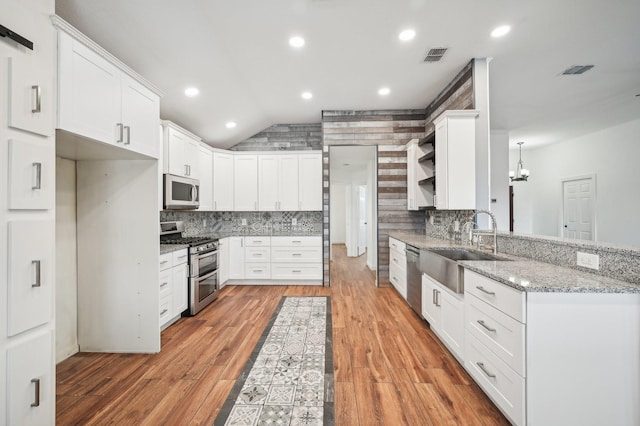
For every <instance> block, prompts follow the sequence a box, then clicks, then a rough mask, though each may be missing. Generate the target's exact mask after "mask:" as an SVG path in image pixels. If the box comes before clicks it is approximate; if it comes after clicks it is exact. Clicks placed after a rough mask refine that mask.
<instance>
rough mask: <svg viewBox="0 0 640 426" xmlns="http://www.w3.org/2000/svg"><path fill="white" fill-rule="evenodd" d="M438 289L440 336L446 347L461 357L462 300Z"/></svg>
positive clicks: (462, 344) (462, 333)
mask: <svg viewBox="0 0 640 426" xmlns="http://www.w3.org/2000/svg"><path fill="white" fill-rule="evenodd" d="M439 291H440V301H439V304H440V305H441V306H442V316H441V318H440V333H439V334H440V337H442V340H443V341H444V343H445V344H446V345H447V347H448V348H449V349H450V350H451V352H453V353H454V354H455V355H458V357H459V358H461V359H463V351H464V301H462V300H460V299H457V298H456V297H454V296H452V295H451V294H449V293H447V292H446V291H445V290H439Z"/></svg>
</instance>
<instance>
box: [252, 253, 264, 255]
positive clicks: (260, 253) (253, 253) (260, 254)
mask: <svg viewBox="0 0 640 426" xmlns="http://www.w3.org/2000/svg"><path fill="white" fill-rule="evenodd" d="M253 255H254V256H262V253H253Z"/></svg>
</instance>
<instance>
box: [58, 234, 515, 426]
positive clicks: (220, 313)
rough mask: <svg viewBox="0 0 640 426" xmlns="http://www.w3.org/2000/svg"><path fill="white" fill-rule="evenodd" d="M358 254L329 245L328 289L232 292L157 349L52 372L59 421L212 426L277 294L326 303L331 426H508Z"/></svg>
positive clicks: (89, 359) (167, 335)
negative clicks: (331, 258)
mask: <svg viewBox="0 0 640 426" xmlns="http://www.w3.org/2000/svg"><path fill="white" fill-rule="evenodd" d="M365 257H366V256H361V257H359V258H347V257H346V252H345V249H344V246H334V261H332V262H331V274H332V284H333V286H332V287H331V288H324V287H305V286H268V287H251V286H228V287H225V288H224V289H223V290H222V291H221V294H220V296H219V298H218V300H217V301H216V302H214V303H213V304H212V305H210V306H209V307H207V308H206V309H205V310H203V311H202V312H201V313H200V314H198V315H197V316H195V317H191V318H182V319H180V321H178V322H177V323H176V324H175V325H173V326H171V327H169V328H168V329H167V330H165V331H164V332H163V333H162V351H161V352H160V353H159V354H149V355H146V354H145V355H131V354H94V353H80V354H76V355H74V356H73V357H71V358H69V359H67V360H65V361H63V362H62V363H60V364H59V365H58V366H57V401H56V410H57V412H56V418H57V419H56V420H57V422H56V423H57V424H58V425H103V424H117V425H125V424H128V425H200V424H208V425H210V424H212V423H213V420H214V418H215V417H216V415H217V413H218V411H219V410H220V408H221V407H222V404H223V402H224V400H225V399H226V397H227V395H228V393H229V392H230V390H231V388H232V387H233V384H234V382H235V380H236V378H237V377H238V375H239V374H240V372H241V370H242V368H243V367H244V364H245V362H246V361H247V359H248V357H249V354H250V353H251V350H252V349H253V347H254V346H255V344H256V342H257V341H258V338H259V337H260V335H261V334H262V332H263V331H264V328H265V327H266V325H267V322H268V321H269V318H270V317H271V315H272V314H273V312H274V310H275V308H276V306H277V304H278V302H279V300H280V298H281V297H282V296H300V295H304V296H306V295H309V296H327V295H328V296H331V298H332V310H333V337H334V367H335V371H334V374H335V419H336V425H349V426H350V425H360V426H369V425H399V424H406V425H436V426H438V425H456V424H464V425H501V424H505V425H508V424H509V422H508V421H507V420H506V419H505V418H504V417H503V416H502V414H501V413H500V412H499V411H498V410H497V408H495V406H494V405H493V403H491V401H490V400H489V399H488V398H487V397H486V396H485V395H484V393H483V392H482V391H481V390H480V389H479V388H478V386H477V385H476V384H475V383H474V382H473V380H472V379H471V378H470V377H469V375H468V374H467V373H466V372H465V371H464V369H463V368H462V367H461V366H460V365H459V364H458V362H457V361H456V360H455V359H454V358H453V356H452V355H450V354H449V353H448V352H447V351H446V349H444V348H443V346H442V345H441V344H440V342H439V341H438V340H437V338H436V337H434V335H433V334H432V333H431V331H430V330H429V328H428V326H427V325H426V323H425V322H424V321H422V320H420V319H419V318H418V317H417V315H415V314H414V313H413V311H412V310H411V309H410V308H409V307H408V306H407V305H406V303H405V302H404V301H403V300H402V298H401V297H400V296H399V295H398V293H397V292H396V291H395V290H394V289H393V288H375V286H374V282H373V274H371V272H370V271H369V270H368V269H367V268H366V265H365Z"/></svg>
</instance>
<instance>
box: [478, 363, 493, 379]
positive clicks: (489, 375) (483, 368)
mask: <svg viewBox="0 0 640 426" xmlns="http://www.w3.org/2000/svg"><path fill="white" fill-rule="evenodd" d="M476 365H477V366H478V367H480V370H482V372H483V373H484V374H486V375H487V377H491V378H492V379H493V378H494V377H496V375H495V374H491V373H489V372H488V371H487V369H486V368H485V366H484V364H483V363H482V362H476Z"/></svg>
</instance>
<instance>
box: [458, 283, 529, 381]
mask: <svg viewBox="0 0 640 426" xmlns="http://www.w3.org/2000/svg"><path fill="white" fill-rule="evenodd" d="M465 305H466V312H467V315H466V321H467V324H466V329H467V331H468V332H469V333H471V334H473V335H474V336H475V337H476V338H477V339H478V340H479V341H480V342H482V344H484V345H485V346H486V347H487V348H489V349H490V350H491V351H492V352H493V353H494V354H496V355H497V356H498V357H499V358H500V359H501V360H502V361H504V362H505V363H506V364H507V365H508V366H509V367H511V368H512V369H514V370H515V371H516V372H517V373H518V374H519V375H520V376H523V377H524V376H525V364H524V363H525V354H524V344H525V341H524V337H525V325H524V324H522V323H520V322H518V321H516V320H514V319H513V318H511V317H510V316H509V315H507V314H505V313H504V312H502V311H499V310H498V309H496V308H494V307H493V306H491V305H489V304H487V303H485V302H483V301H481V300H480V299H478V298H477V297H475V296H474V295H472V294H470V293H467V294H466V295H465Z"/></svg>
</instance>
